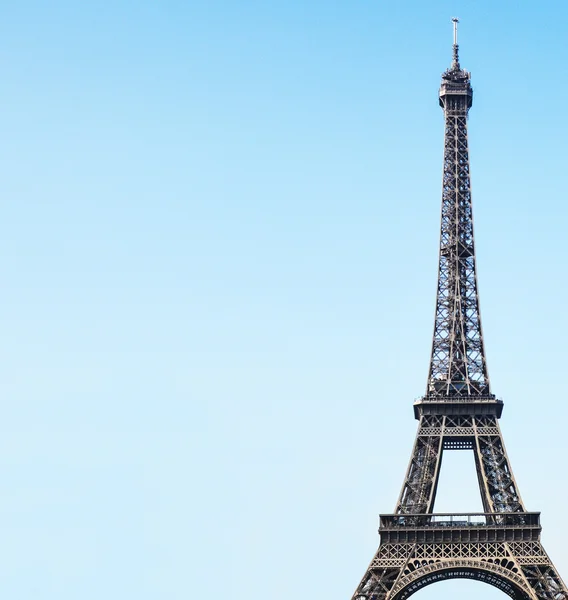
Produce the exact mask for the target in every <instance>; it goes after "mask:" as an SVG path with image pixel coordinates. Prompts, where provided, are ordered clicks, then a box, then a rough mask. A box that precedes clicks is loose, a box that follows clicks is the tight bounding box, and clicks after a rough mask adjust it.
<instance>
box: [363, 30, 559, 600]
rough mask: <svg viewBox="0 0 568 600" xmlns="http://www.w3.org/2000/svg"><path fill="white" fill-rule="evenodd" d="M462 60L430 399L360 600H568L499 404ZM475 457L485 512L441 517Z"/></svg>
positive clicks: (446, 90)
mask: <svg viewBox="0 0 568 600" xmlns="http://www.w3.org/2000/svg"><path fill="white" fill-rule="evenodd" d="M456 23H457V20H454V54H453V62H452V66H451V68H450V69H448V70H447V71H446V72H445V73H444V74H443V75H442V86H441V89H440V104H441V106H442V108H443V110H444V116H445V138H444V140H445V142H444V176H443V192H442V217H441V220H442V225H441V238H440V263H439V274H438V293H437V300H436V317H435V326H434V336H433V343H432V357H431V362H430V371H429V377H428V386H427V393H426V396H424V397H423V398H422V399H421V400H419V401H417V402H415V404H414V411H415V416H416V418H417V419H418V420H419V424H418V431H417V434H416V440H415V443H414V447H413V450H412V455H411V458H410V462H409V465H408V469H407V472H406V476H405V479H404V482H403V485H402V490H401V493H400V496H399V498H398V501H397V504H396V508H395V512H394V514H392V515H381V521H380V528H379V533H380V536H381V541H380V545H379V548H378V550H377V552H376V554H375V556H374V558H373V560H372V561H371V564H370V565H369V567H368V569H367V571H366V573H365V575H364V577H363V579H362V581H361V583H360V584H359V586H358V588H357V590H356V592H355V594H354V596H353V600H406V599H407V598H408V597H409V596H411V595H412V594H413V593H414V592H416V591H418V590H419V589H421V588H422V587H424V586H425V585H429V584H432V583H435V582H437V581H441V580H443V579H449V578H460V577H461V578H469V579H477V580H479V581H483V582H485V583H488V584H490V585H493V586H495V587H498V588H499V589H501V590H503V591H504V592H505V593H506V594H508V595H509V596H510V597H512V598H514V599H515V600H568V589H567V588H566V586H565V584H564V583H563V581H562V579H561V578H560V576H559V574H558V573H557V571H556V570H555V568H554V565H553V564H552V562H551V560H550V558H549V557H548V555H547V554H546V552H545V551H544V548H543V547H542V544H541V542H540V534H541V527H540V516H539V513H530V512H526V511H525V508H524V505H523V502H522V500H521V496H520V494H519V491H518V487H517V484H516V482H515V478H514V476H513V471H512V469H511V465H510V462H509V458H508V456H507V453H506V450H505V444H504V442H503V436H502V435H501V429H500V427H499V422H498V419H499V417H500V416H501V411H502V402H501V401H500V400H496V399H495V396H493V395H492V394H491V391H490V386H489V377H488V375H487V364H486V360H485V350H484V347H483V335H482V331H481V319H480V315H479V299H478V293H477V281H476V267H475V249H474V238H473V217H472V208H471V186H470V175H469V151H468V140H467V115H468V111H469V108H470V107H471V104H472V94H473V93H472V88H471V85H470V75H469V73H468V72H467V71H464V70H463V69H462V68H461V67H460V64H459V56H458V46H457V29H456ZM449 450H460V451H464V450H469V451H472V452H473V453H474V457H475V464H476V470H477V479H478V485H479V490H480V493H481V499H482V502H483V507H484V511H485V512H484V513H479V514H466V515H463V514H452V515H439V514H436V513H434V503H435V499H436V488H437V485H438V479H439V473H440V466H441V463H442V456H443V453H444V452H445V451H449Z"/></svg>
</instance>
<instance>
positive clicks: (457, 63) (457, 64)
mask: <svg viewBox="0 0 568 600" xmlns="http://www.w3.org/2000/svg"><path fill="white" fill-rule="evenodd" d="M459 22H460V20H459V19H458V18H457V17H452V23H453V24H454V56H453V60H452V70H454V71H459V70H460V57H459V46H458V23H459Z"/></svg>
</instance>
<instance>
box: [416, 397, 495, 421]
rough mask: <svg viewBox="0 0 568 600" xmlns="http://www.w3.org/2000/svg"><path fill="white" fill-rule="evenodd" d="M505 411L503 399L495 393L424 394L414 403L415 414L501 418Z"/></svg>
mask: <svg viewBox="0 0 568 600" xmlns="http://www.w3.org/2000/svg"><path fill="white" fill-rule="evenodd" d="M502 412H503V400H498V399H497V398H495V396H494V395H493V394H489V395H487V396H461V397H460V396H423V397H422V398H420V400H417V401H416V402H415V403H414V416H415V418H416V419H420V417H421V416H422V415H464V416H466V415H467V416H474V415H475V416H480V415H486V416H493V417H496V418H497V419H499V418H500V417H501V414H502Z"/></svg>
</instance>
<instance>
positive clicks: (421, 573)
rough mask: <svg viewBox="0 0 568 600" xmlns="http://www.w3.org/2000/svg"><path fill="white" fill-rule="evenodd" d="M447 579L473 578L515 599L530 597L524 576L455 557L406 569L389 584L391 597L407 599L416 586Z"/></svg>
mask: <svg viewBox="0 0 568 600" xmlns="http://www.w3.org/2000/svg"><path fill="white" fill-rule="evenodd" d="M446 579H475V580H477V581H481V582H483V583H488V584H489V585H492V586H494V587H496V588H498V589H500V590H501V591H503V592H505V594H507V595H508V596H510V597H511V598H514V600H532V599H533V597H534V596H533V594H532V590H531V589H530V588H529V587H528V585H527V583H526V581H525V579H524V577H522V576H521V575H519V574H518V573H516V572H515V571H513V570H512V569H511V568H506V567H504V566H502V565H499V564H496V563H493V562H489V561H485V560H470V559H456V560H443V561H437V562H431V563H428V564H426V565H424V566H421V567H419V568H417V569H416V570H415V571H412V572H410V573H406V571H405V574H403V575H402V577H401V578H400V579H399V580H398V582H397V583H396V584H395V586H394V587H393V588H392V590H391V593H390V594H389V595H390V598H391V600H407V599H408V598H409V597H410V596H412V594H414V593H415V592H417V591H418V590H420V589H422V588H423V587H426V586H427V585H431V584H432V583H437V582H439V581H444V580H446Z"/></svg>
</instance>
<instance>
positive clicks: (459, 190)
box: [427, 62, 490, 396]
mask: <svg viewBox="0 0 568 600" xmlns="http://www.w3.org/2000/svg"><path fill="white" fill-rule="evenodd" d="M469 79H470V76H469V73H468V72H467V71H464V70H462V69H460V68H459V62H457V63H455V64H454V65H453V68H451V69H449V70H448V71H446V72H445V73H444V74H443V76H442V88H441V90H440V104H441V106H442V108H443V109H444V115H445V136H444V170H443V179H442V181H443V183H442V217H441V228H440V260H439V269H438V292H437V298H436V318H435V322H434V335H433V341H432V357H431V361H430V377H429V381H428V390H427V395H430V396H468V395H480V396H482V395H487V394H489V393H490V391H489V377H488V374H487V364H486V360H485V350H484V347H483V334H482V330H481V316H480V314H479V298H478V293H477V276H476V269H475V248H474V238H473V214H472V206H471V182H470V169H469V149H468V138H467V114H468V111H469V108H470V106H471V102H472V93H473V92H472V88H471V85H470V81H469Z"/></svg>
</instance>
